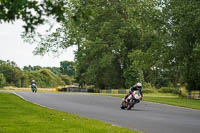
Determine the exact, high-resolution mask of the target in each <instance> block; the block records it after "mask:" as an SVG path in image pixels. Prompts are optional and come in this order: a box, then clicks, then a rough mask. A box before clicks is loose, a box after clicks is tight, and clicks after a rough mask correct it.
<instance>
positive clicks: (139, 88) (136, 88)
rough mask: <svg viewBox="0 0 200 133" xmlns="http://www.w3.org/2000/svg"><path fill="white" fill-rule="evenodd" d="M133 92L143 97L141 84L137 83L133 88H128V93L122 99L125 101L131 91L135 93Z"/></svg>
mask: <svg viewBox="0 0 200 133" xmlns="http://www.w3.org/2000/svg"><path fill="white" fill-rule="evenodd" d="M135 90H139V92H140V94H141V96H142V97H143V94H142V84H141V83H140V82H138V83H137V84H135V85H133V86H132V87H131V88H130V90H129V93H128V94H127V95H126V96H125V98H124V99H125V100H126V98H127V97H128V96H129V95H130V94H132V93H133V91H135ZM141 100H142V98H141Z"/></svg>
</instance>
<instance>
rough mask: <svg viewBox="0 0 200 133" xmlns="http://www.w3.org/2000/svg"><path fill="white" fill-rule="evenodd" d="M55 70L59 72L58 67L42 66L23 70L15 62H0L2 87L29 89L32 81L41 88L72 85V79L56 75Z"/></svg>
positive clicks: (0, 85)
mask: <svg viewBox="0 0 200 133" xmlns="http://www.w3.org/2000/svg"><path fill="white" fill-rule="evenodd" d="M63 62H65V61H63ZM66 62H68V61H66ZM54 69H55V70H57V68H56V67H52V68H51V67H49V69H47V68H42V67H40V66H25V67H24V69H23V70H21V69H20V68H19V67H18V66H17V65H16V63H14V62H10V61H2V60H0V87H3V86H9V85H11V86H16V87H29V86H30V84H31V81H32V80H35V81H36V84H37V86H38V87H41V88H47V87H57V86H64V85H70V84H72V77H69V76H68V75H61V74H62V73H57V71H56V72H55V73H54V71H53V70H54ZM58 69H60V68H58ZM72 76H73V75H72Z"/></svg>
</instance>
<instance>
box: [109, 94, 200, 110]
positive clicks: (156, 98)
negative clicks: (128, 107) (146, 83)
mask: <svg viewBox="0 0 200 133" xmlns="http://www.w3.org/2000/svg"><path fill="white" fill-rule="evenodd" d="M106 95H107V94H106ZM108 95H110V96H116V97H121V98H122V97H124V96H125V95H122V94H108ZM143 101H148V102H155V103H161V104H168V105H174V106H179V107H186V108H192V109H199V110H200V100H193V99H187V98H184V97H179V96H178V95H175V94H168V93H149V94H144V96H143Z"/></svg>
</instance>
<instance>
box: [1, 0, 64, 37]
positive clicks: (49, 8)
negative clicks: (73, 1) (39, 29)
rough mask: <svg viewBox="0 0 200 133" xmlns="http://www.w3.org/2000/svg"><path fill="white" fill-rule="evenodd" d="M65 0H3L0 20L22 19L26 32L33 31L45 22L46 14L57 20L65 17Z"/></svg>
mask: <svg viewBox="0 0 200 133" xmlns="http://www.w3.org/2000/svg"><path fill="white" fill-rule="evenodd" d="M66 3H67V1H65V0H59V1H53V0H42V1H40V2H38V1H36V0H17V1H13V0H1V1H0V22H13V21H15V20H17V19H21V20H23V21H24V22H25V25H24V26H23V27H24V28H25V31H26V33H28V32H31V31H33V30H34V29H35V28H36V26H38V25H40V24H44V22H45V17H46V16H54V17H55V18H56V20H57V21H61V20H63V19H64V11H63V10H64V5H65V4H66Z"/></svg>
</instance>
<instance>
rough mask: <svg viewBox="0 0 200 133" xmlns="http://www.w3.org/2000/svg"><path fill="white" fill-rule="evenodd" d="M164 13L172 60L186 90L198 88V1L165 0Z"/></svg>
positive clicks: (199, 32) (199, 41)
mask: <svg viewBox="0 0 200 133" xmlns="http://www.w3.org/2000/svg"><path fill="white" fill-rule="evenodd" d="M166 5H167V6H166V8H165V10H164V11H166V12H165V13H166V15H167V18H168V21H167V22H168V25H167V27H168V30H169V32H170V41H171V49H172V52H171V53H172V54H173V55H174V58H173V62H175V64H176V65H177V66H178V68H179V71H181V75H182V76H183V77H184V82H185V83H187V88H188V90H193V89H199V88H200V84H199V81H200V71H199V70H200V69H199V66H200V58H199V55H200V40H199V37H200V31H199V30H198V29H199V28H200V17H199V16H200V11H199V8H200V3H199V2H198V1H197V0H190V1H188V0H183V1H182V0H176V1H172V0H171V1H166Z"/></svg>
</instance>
